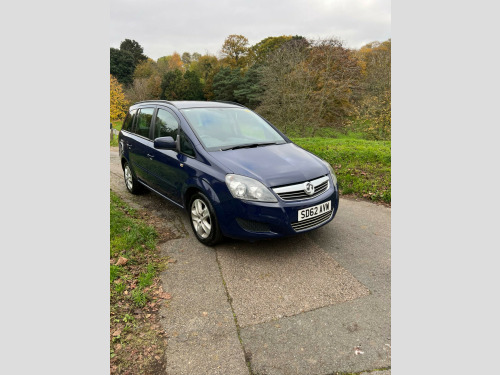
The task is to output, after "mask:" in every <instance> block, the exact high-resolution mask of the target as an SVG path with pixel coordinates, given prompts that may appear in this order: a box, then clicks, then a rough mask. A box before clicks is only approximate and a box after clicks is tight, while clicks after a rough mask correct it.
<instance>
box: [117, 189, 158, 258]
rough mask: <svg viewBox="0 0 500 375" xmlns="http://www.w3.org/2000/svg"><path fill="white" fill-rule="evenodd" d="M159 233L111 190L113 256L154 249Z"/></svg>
mask: <svg viewBox="0 0 500 375" xmlns="http://www.w3.org/2000/svg"><path fill="white" fill-rule="evenodd" d="M157 237H158V234H157V233H156V231H155V229H154V228H153V227H151V226H149V225H146V224H145V223H144V222H142V221H141V220H139V219H138V215H137V213H136V211H135V210H134V209H132V208H130V207H129V206H128V205H126V204H125V203H124V202H123V201H122V200H121V199H120V198H119V197H118V196H117V195H116V194H115V193H113V192H111V206H110V251H111V256H112V257H116V256H120V255H121V256H125V258H127V256H130V255H133V254H134V253H137V252H139V253H141V252H144V250H145V249H146V248H147V249H154V248H155V246H156V239H157Z"/></svg>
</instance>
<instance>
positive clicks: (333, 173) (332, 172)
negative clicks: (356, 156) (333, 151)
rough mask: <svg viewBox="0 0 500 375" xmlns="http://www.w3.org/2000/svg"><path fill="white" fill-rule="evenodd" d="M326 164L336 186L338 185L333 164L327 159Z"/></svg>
mask: <svg viewBox="0 0 500 375" xmlns="http://www.w3.org/2000/svg"><path fill="white" fill-rule="evenodd" d="M325 164H326V166H327V167H328V170H329V171H330V174H331V175H332V180H333V184H334V185H335V186H337V176H335V172H334V171H333V168H332V166H331V165H330V163H328V162H326V161H325Z"/></svg>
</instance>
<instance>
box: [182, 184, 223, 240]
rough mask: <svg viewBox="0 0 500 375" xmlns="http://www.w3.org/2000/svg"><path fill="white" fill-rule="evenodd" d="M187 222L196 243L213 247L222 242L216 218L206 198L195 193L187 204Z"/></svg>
mask: <svg viewBox="0 0 500 375" xmlns="http://www.w3.org/2000/svg"><path fill="white" fill-rule="evenodd" d="M189 219H190V220H189V221H190V222H191V228H193V232H194V234H195V235H196V238H197V239H198V241H200V242H201V243H202V244H204V245H208V246H213V245H215V244H217V243H218V242H220V241H221V240H222V233H221V231H220V228H219V223H218V222H217V216H216V215H215V211H214V209H213V207H212V204H211V203H210V201H209V200H208V198H207V197H206V196H205V195H203V194H202V193H196V194H194V195H193V196H192V197H191V201H190V202H189Z"/></svg>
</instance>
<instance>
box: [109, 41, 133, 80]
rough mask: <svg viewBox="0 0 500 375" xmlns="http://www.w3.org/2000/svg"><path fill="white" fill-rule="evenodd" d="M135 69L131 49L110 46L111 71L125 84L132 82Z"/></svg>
mask: <svg viewBox="0 0 500 375" xmlns="http://www.w3.org/2000/svg"><path fill="white" fill-rule="evenodd" d="M134 70H135V65H134V56H133V55H132V53H130V52H129V51H125V50H124V51H122V50H119V49H116V48H110V73H111V74H112V75H113V76H114V77H116V79H117V80H118V82H120V83H121V84H124V85H130V84H131V83H132V79H133V74H134Z"/></svg>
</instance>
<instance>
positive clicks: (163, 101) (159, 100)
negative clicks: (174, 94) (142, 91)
mask: <svg viewBox="0 0 500 375" xmlns="http://www.w3.org/2000/svg"><path fill="white" fill-rule="evenodd" d="M151 102H156V103H157V102H162V103H167V104H170V105H173V106H174V107H175V108H177V106H176V105H175V104H174V103H172V102H170V101H168V100H161V99H156V100H141V101H140V102H137V103H134V104H139V103H151Z"/></svg>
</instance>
